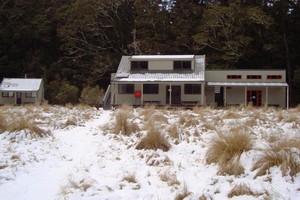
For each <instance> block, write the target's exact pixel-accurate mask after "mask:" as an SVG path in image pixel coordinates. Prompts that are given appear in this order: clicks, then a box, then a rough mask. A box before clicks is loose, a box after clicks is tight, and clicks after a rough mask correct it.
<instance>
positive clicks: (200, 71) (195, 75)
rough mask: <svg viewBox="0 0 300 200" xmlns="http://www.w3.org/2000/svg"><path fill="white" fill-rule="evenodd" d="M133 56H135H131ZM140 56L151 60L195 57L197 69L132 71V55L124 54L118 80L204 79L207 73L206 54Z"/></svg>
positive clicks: (117, 75) (117, 76)
mask: <svg viewBox="0 0 300 200" xmlns="http://www.w3.org/2000/svg"><path fill="white" fill-rule="evenodd" d="M131 57H133V56H131ZM135 57H139V58H144V59H147V60H149V58H161V57H163V58H166V59H170V60H173V59H174V58H180V59H183V58H195V70H193V71H181V72H178V71H175V72H174V71H165V72H162V71H161V72H158V71H153V72H151V71H148V72H143V73H138V72H130V59H129V58H130V57H129V56H123V57H122V59H121V61H120V64H119V67H118V70H117V73H116V76H115V77H116V78H117V81H124V82H130V81H137V82H154V81H155V82H163V81H204V73H205V56H201V55H197V56H194V55H168V56H163V55H152V56H151V55H150V56H135Z"/></svg>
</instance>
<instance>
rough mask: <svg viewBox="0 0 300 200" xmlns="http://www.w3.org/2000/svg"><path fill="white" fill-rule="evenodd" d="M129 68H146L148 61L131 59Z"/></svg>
mask: <svg viewBox="0 0 300 200" xmlns="http://www.w3.org/2000/svg"><path fill="white" fill-rule="evenodd" d="M131 70H148V61H131Z"/></svg>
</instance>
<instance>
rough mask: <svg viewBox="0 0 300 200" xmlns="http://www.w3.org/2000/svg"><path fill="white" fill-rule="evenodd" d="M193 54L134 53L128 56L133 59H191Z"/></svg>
mask: <svg viewBox="0 0 300 200" xmlns="http://www.w3.org/2000/svg"><path fill="white" fill-rule="evenodd" d="M193 58H194V55H135V56H130V59H134V60H152V59H153V60H155V59H158V60H160V59H193Z"/></svg>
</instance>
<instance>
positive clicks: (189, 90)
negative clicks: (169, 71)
mask: <svg viewBox="0 0 300 200" xmlns="http://www.w3.org/2000/svg"><path fill="white" fill-rule="evenodd" d="M184 93H185V94H201V85H200V84H185V85H184Z"/></svg>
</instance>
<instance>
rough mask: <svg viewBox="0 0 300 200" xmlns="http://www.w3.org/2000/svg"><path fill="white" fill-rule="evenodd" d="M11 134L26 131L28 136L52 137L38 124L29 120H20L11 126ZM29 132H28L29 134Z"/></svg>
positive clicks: (9, 127)
mask: <svg viewBox="0 0 300 200" xmlns="http://www.w3.org/2000/svg"><path fill="white" fill-rule="evenodd" d="M7 130H8V131H9V132H17V131H21V130H24V131H25V132H26V133H27V134H29V135H30V136H32V137H46V136H49V135H51V132H50V131H45V130H44V129H41V128H40V127H38V126H37V125H36V123H34V122H31V121H30V120H29V119H27V118H24V117H23V118H20V119H18V120H16V121H14V122H12V123H10V124H9V126H8V129H7ZM27 131H28V132H27Z"/></svg>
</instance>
